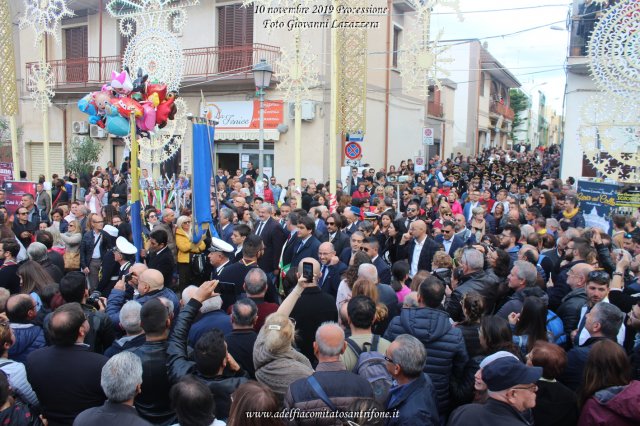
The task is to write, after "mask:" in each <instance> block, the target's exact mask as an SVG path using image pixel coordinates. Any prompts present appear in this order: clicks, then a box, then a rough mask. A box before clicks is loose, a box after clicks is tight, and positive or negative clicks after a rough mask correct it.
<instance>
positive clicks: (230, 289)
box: [216, 281, 236, 294]
mask: <svg viewBox="0 0 640 426" xmlns="http://www.w3.org/2000/svg"><path fill="white" fill-rule="evenodd" d="M235 292H236V285H235V284H234V283H230V282H225V281H220V282H218V286H217V287H216V293H225V294H233V293H235Z"/></svg>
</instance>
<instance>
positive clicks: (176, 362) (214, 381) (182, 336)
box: [167, 299, 249, 420]
mask: <svg viewBox="0 0 640 426" xmlns="http://www.w3.org/2000/svg"><path fill="white" fill-rule="evenodd" d="M201 307H202V304H201V303H200V302H198V301H197V300H195V299H191V300H189V303H187V304H186V305H185V307H184V308H183V309H182V311H180V314H179V315H178V318H177V320H176V323H175V326H174V328H173V331H172V332H171V336H169V345H168V347H167V366H168V369H169V377H170V379H171V382H172V383H175V382H177V381H178V380H180V378H181V377H183V376H185V375H187V374H194V375H195V376H196V377H197V378H198V379H200V380H201V381H202V382H204V384H206V385H207V386H208V387H209V390H210V391H211V393H212V394H213V398H214V400H215V407H216V419H219V420H226V419H227V417H229V409H230V408H231V394H232V393H233V392H234V391H235V390H236V389H237V388H238V386H240V385H241V384H243V383H245V382H247V381H248V380H249V376H248V375H247V373H246V372H245V371H244V370H242V369H240V371H238V372H237V373H236V374H235V375H234V376H231V377H229V376H225V375H219V376H214V377H209V376H205V375H203V374H201V373H200V372H199V371H198V369H197V367H196V363H195V362H193V361H190V360H189V359H188V358H187V336H188V335H189V329H190V328H191V325H192V324H193V320H194V318H195V317H196V315H198V312H199V311H200V308H201Z"/></svg>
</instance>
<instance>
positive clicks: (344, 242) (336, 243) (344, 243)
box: [320, 230, 349, 255]
mask: <svg viewBox="0 0 640 426" xmlns="http://www.w3.org/2000/svg"><path fill="white" fill-rule="evenodd" d="M330 239H331V236H330V235H329V233H326V234H324V235H323V236H322V238H320V241H321V242H323V243H326V242H330V243H331V244H333V249H334V250H335V251H336V253H337V254H338V255H339V254H340V253H342V250H344V248H345V247H349V236H348V235H347V234H345V233H344V232H342V231H340V230H338V231H336V233H335V235H334V236H333V240H332V241H329V240H330Z"/></svg>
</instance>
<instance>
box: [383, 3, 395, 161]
mask: <svg viewBox="0 0 640 426" xmlns="http://www.w3.org/2000/svg"><path fill="white" fill-rule="evenodd" d="M392 9H393V0H387V70H386V73H387V74H386V76H385V90H384V168H385V170H386V169H387V168H388V166H387V161H388V160H389V95H390V91H391V58H392V57H393V52H392V51H391V49H392V47H391V34H392V33H393V27H392V22H391V10H392Z"/></svg>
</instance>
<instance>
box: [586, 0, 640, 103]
mask: <svg viewBox="0 0 640 426" xmlns="http://www.w3.org/2000/svg"><path fill="white" fill-rule="evenodd" d="M588 47H589V48H588V56H589V68H590V71H591V76H592V78H593V79H594V80H595V83H596V85H597V86H598V87H599V88H600V89H601V90H604V91H608V92H610V93H611V94H613V95H615V96H622V97H624V96H625V94H626V93H630V94H633V95H634V96H638V95H639V94H640V2H638V1H637V0H623V1H621V2H620V3H618V4H616V5H614V6H612V7H611V8H609V9H607V10H606V12H605V14H604V16H603V17H602V18H600V20H599V21H598V22H597V24H596V27H595V28H594V30H593V33H592V34H591V38H590V39H589V46H588Z"/></svg>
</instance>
